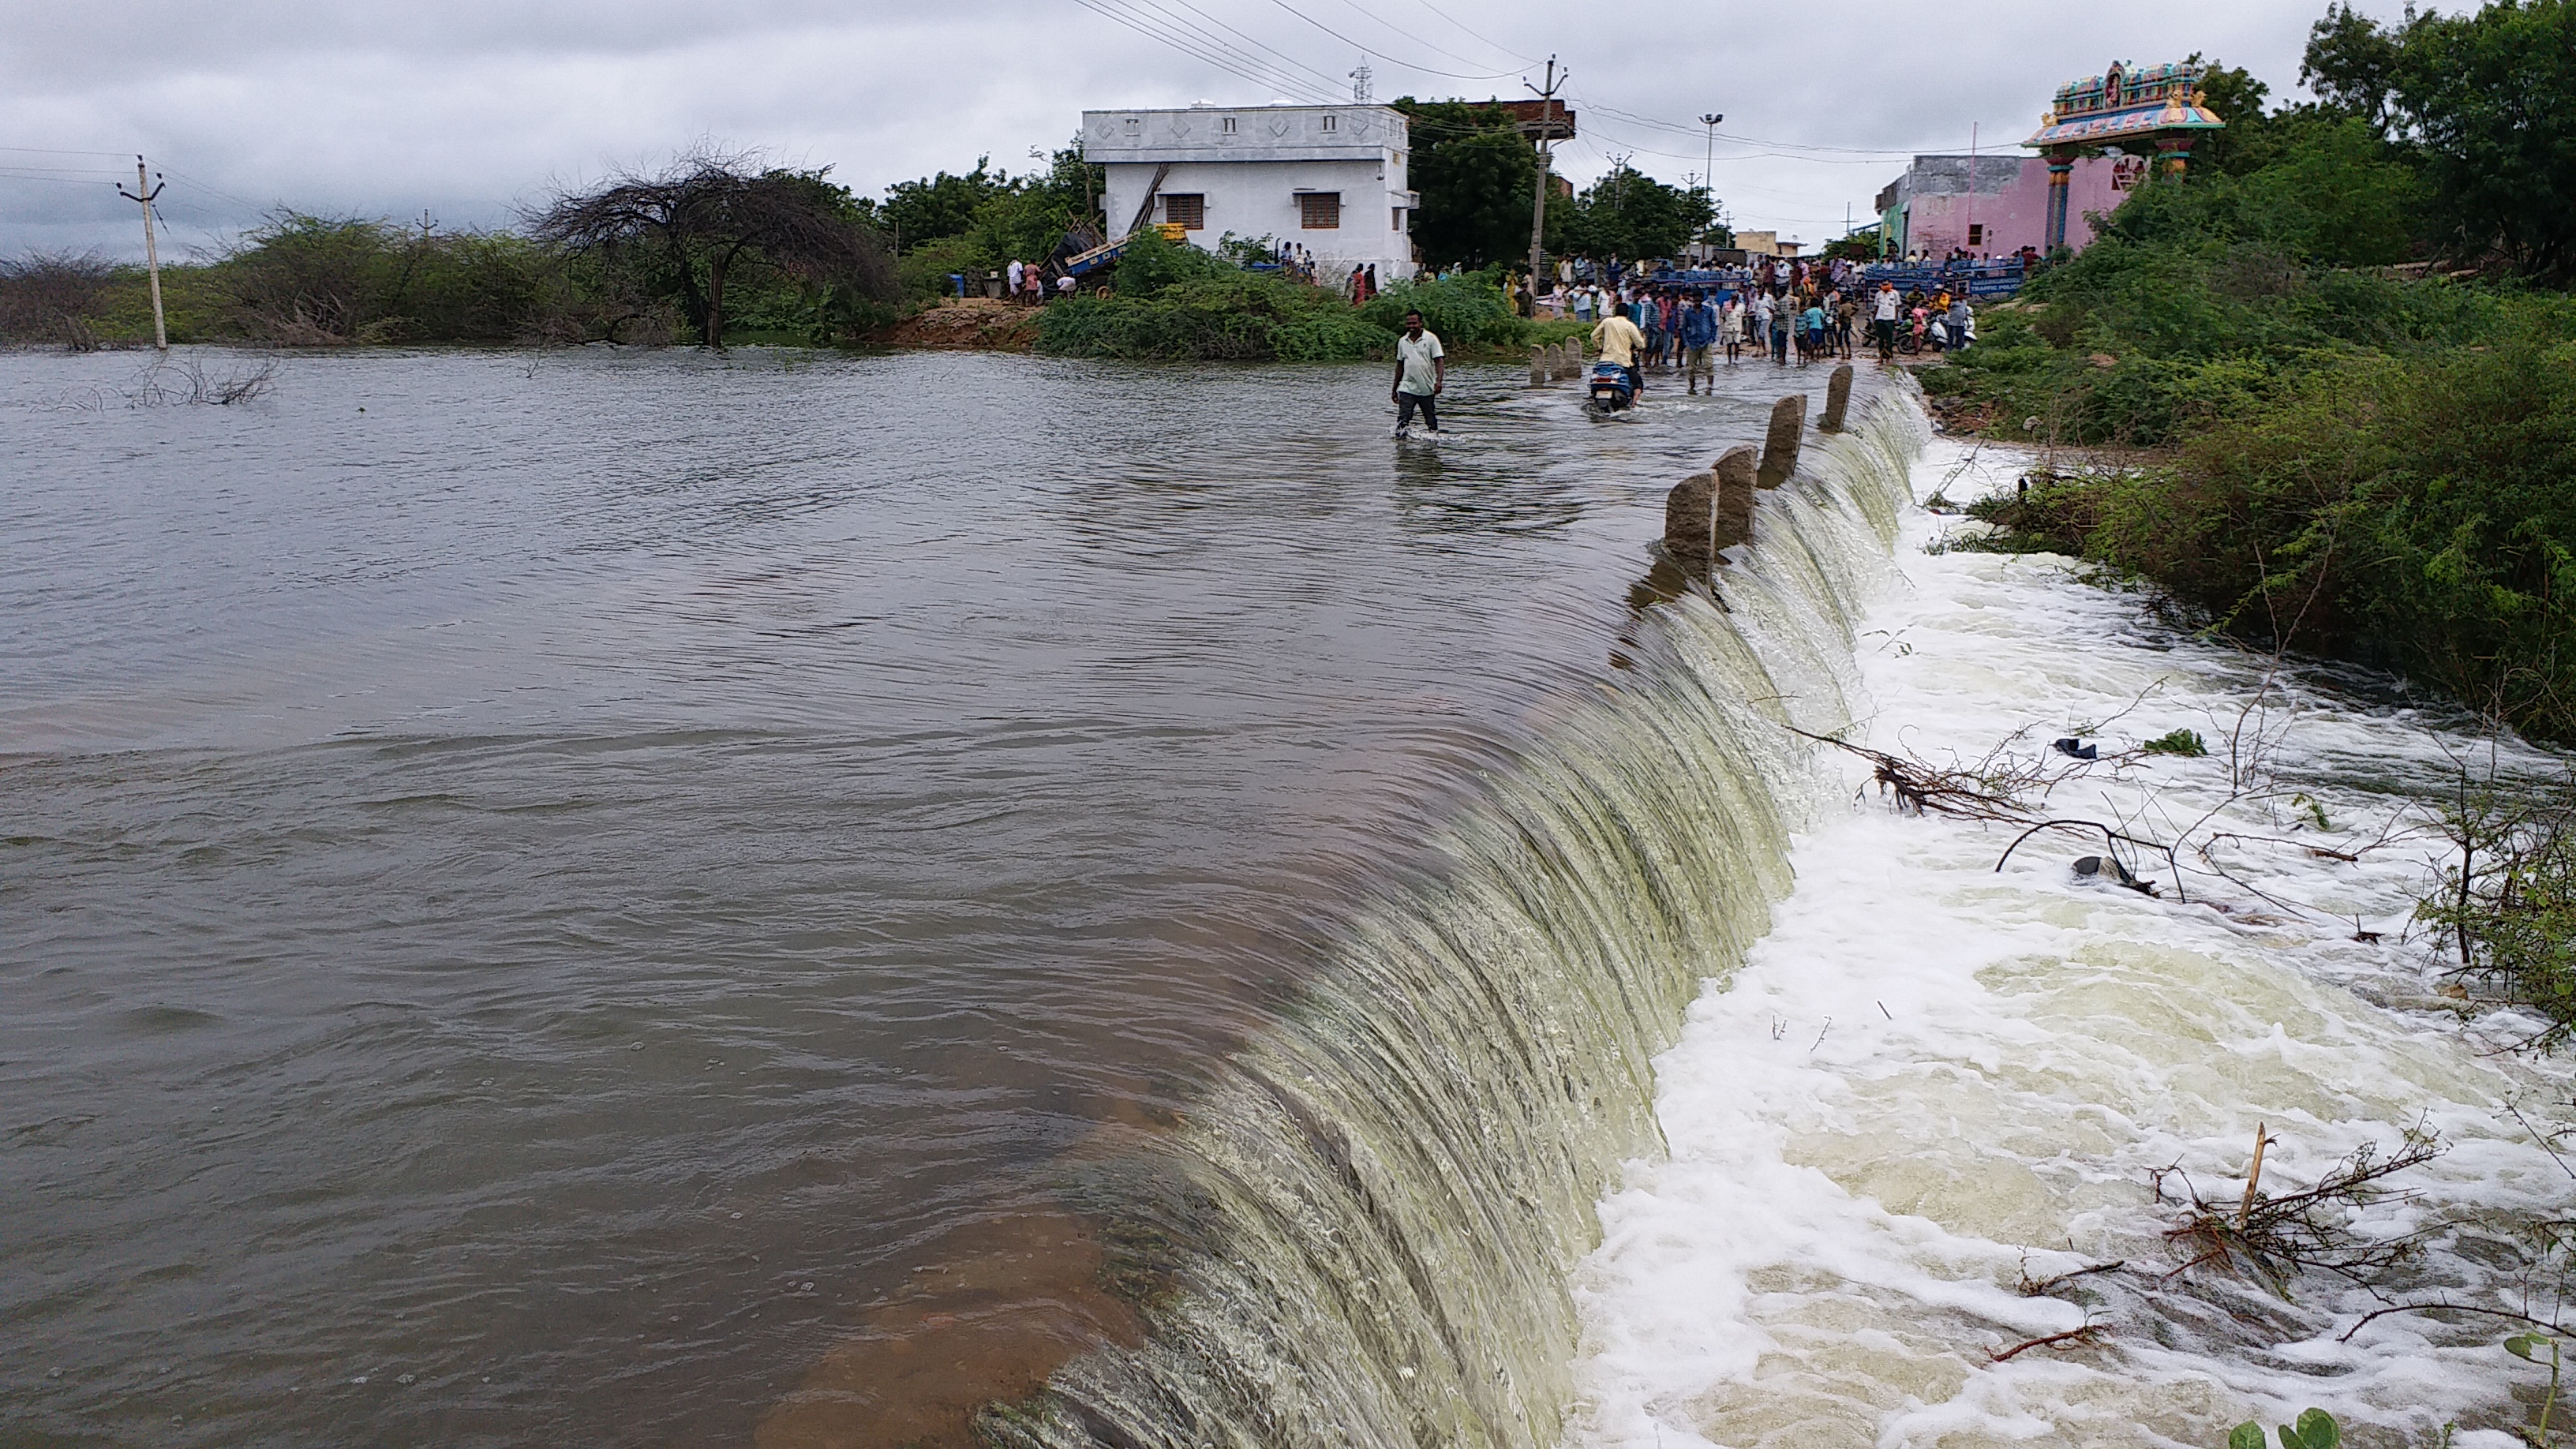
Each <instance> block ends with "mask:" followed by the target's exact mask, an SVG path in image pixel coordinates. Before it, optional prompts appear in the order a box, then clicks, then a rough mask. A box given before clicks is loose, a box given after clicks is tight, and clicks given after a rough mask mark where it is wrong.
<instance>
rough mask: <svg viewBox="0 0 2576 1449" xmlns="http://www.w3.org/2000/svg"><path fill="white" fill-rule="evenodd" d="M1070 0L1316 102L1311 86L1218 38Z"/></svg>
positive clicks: (1207, 61) (1204, 60)
mask: <svg viewBox="0 0 2576 1449" xmlns="http://www.w3.org/2000/svg"><path fill="white" fill-rule="evenodd" d="M1074 3H1076V4H1078V5H1080V6H1081V7H1082V8H1084V9H1085V10H1088V11H1090V12H1092V13H1093V14H1095V15H1098V16H1101V17H1102V18H1104V19H1107V20H1110V21H1114V22H1116V23H1117V24H1119V25H1123V26H1125V27H1126V28H1128V29H1129V30H1132V31H1134V32H1136V33H1137V34H1139V35H1142V36H1144V37H1145V38H1147V39H1148V40H1153V41H1158V42H1160V43H1161V44H1163V45H1165V46H1168V47H1170V48H1171V49H1173V50H1176V51H1179V52H1180V53H1181V54H1183V55H1186V56H1188V57H1190V58H1191V59H1192V60H1195V61H1198V62H1200V63H1201V64H1203V65H1209V66H1213V67H1215V68H1216V69H1218V70H1222V71H1225V72H1227V73H1228V74H1231V75H1234V76H1237V77H1240V78H1242V79H1244V80H1248V81H1250V82H1252V83H1253V84H1254V85H1257V86H1260V87H1263V88H1264V89H1267V90H1278V91H1285V92H1287V93H1289V94H1290V95H1292V96H1298V97H1300V98H1302V99H1304V100H1306V101H1308V102H1310V103H1313V102H1317V101H1318V96H1317V95H1316V93H1315V90H1314V88H1313V87H1312V86H1311V85H1309V84H1307V83H1306V82H1304V81H1302V80H1297V79H1295V78H1293V77H1290V76H1287V75H1285V74H1284V73H1281V72H1278V71H1277V70H1276V68H1275V67H1269V66H1263V65H1261V64H1260V62H1258V61H1256V60H1254V59H1253V58H1252V57H1250V56H1246V55H1243V54H1241V53H1240V52H1238V51H1236V50H1234V48H1233V47H1231V46H1228V45H1225V44H1224V43H1223V42H1221V41H1216V40H1212V39H1207V38H1203V37H1200V36H1197V35H1194V34H1192V33H1190V32H1189V31H1188V30H1186V29H1183V28H1180V27H1176V26H1173V25H1172V24H1171V23H1170V22H1168V21H1158V20H1156V19H1155V18H1153V17H1149V16H1142V15H1136V14H1132V13H1130V12H1128V11H1125V10H1121V9H1118V8H1116V7H1115V6H1114V5H1112V4H1111V3H1109V0H1074Z"/></svg>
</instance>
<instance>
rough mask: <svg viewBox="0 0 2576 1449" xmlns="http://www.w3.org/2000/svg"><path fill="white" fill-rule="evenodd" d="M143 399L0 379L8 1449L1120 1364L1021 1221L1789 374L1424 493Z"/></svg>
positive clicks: (615, 1415) (1317, 401) (1554, 686)
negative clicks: (1103, 1352)
mask: <svg viewBox="0 0 2576 1449" xmlns="http://www.w3.org/2000/svg"><path fill="white" fill-rule="evenodd" d="M196 360H197V361H198V362H199V363H200V365H202V366H203V367H204V368H205V369H206V371H207V372H208V373H210V374H213V375H215V376H218V377H220V376H222V375H225V374H226V373H229V372H236V371H240V370H244V369H247V368H248V367H250V366H252V365H253V364H254V362H255V359H250V358H246V357H242V356H238V355H227V354H222V353H200V354H198V355H197V359H196ZM142 366H143V361H142V360H141V359H140V358H139V357H138V356H136V355H133V354H103V355H94V356H90V357H84V358H66V357H61V356H57V355H47V354H32V353H22V354H11V355H5V356H0V456H5V457H6V458H7V460H8V462H7V467H6V476H5V479H0V537H5V538H6V539H7V540H8V542H9V562H8V565H7V567H6V568H5V569H0V816H5V820H6V827H5V830H0V1132H5V1133H6V1139H5V1140H6V1144H7V1150H6V1153H5V1155H0V1223H5V1224H7V1232H6V1234H5V1237H0V1323H5V1324H6V1325H7V1332H6V1335H5V1339H6V1343H7V1346H6V1349H5V1352H0V1422H4V1423H6V1424H7V1425H8V1426H9V1432H8V1435H7V1437H8V1439H9V1441H10V1442H11V1443H13V1444H29V1445H57V1444H60V1445H69V1444H83V1445H146V1444H150V1445H196V1444H226V1445H288V1444H294V1445H303V1444H314V1443H357V1442H366V1443H381V1444H438V1445H452V1446H462V1445H475V1444H521V1443H537V1442H561V1443H581V1444H599V1445H630V1444H631V1445H663V1444H674V1445H676V1444H690V1445H702V1444H721V1443H748V1442H751V1441H752V1440H753V1439H754V1437H755V1435H760V1436H762V1437H763V1439H764V1441H765V1442H773V1443H792V1442H843V1443H853V1444H859V1443H870V1442H893V1441H894V1440H896V1439H899V1438H902V1437H906V1436H916V1435H917V1436H920V1437H923V1438H925V1439H933V1440H936V1439H938V1438H940V1436H947V1435H953V1434H954V1433H955V1432H956V1431H957V1430H958V1429H959V1428H961V1427H962V1425H963V1423H964V1418H963V1415H964V1412H965V1409H966V1407H967V1406H968V1405H970V1404H972V1403H973V1402H975V1401H976V1400H978V1399H980V1398H982V1397H984V1396H986V1395H989V1394H994V1393H1015V1392H1024V1391H1026V1390H1028V1389H1030V1388H1033V1387H1034V1386H1035V1385H1036V1383H1037V1381H1038V1379H1039V1377H1040V1376H1042V1375H1043V1374H1044V1373H1045V1372H1046V1371H1047V1370H1048V1369H1049V1368H1051V1367H1052V1366H1053V1365H1054V1364H1055V1363H1056V1362H1057V1361H1059V1360H1060V1359H1062V1358H1063V1357H1065V1356H1066V1355H1067V1354H1070V1353H1072V1352H1074V1351H1076V1350H1078V1349H1081V1348H1084V1347H1089V1346H1098V1345H1116V1344H1120V1343H1128V1342H1132V1341H1133V1340H1134V1337H1135V1335H1136V1334H1137V1333H1138V1332H1139V1331H1140V1329H1139V1326H1138V1325H1137V1324H1136V1323H1135V1322H1133V1321H1132V1320H1131V1319H1129V1318H1128V1317H1127V1316H1126V1309H1125V1307H1124V1306H1123V1304H1122V1302H1121V1300H1120V1299H1118V1298H1117V1297H1115V1296H1114V1295H1112V1294H1110V1293H1107V1292H1104V1291H1103V1288H1102V1285H1101V1282H1100V1274H1099V1265H1100V1261H1101V1257H1100V1252H1099V1250H1098V1248H1097V1245H1096V1242H1095V1241H1094V1240H1095V1237H1096V1228H1097V1224H1096V1223H1095V1222H1092V1221H1087V1220H1084V1219H1081V1218H1078V1217H1076V1216H1073V1215H1070V1214H1069V1213H1068V1212H1067V1210H1066V1209H1065V1208H1064V1207H1063V1205H1062V1204H1061V1203H1060V1202H1059V1201H1058V1200H1057V1199H1056V1197H1055V1196H1054V1190H1053V1188H1052V1187H1051V1186H1050V1184H1051V1182H1052V1181H1054V1176H1053V1172H1052V1165H1053V1164H1055V1163H1057V1162H1059V1161H1061V1160H1062V1159H1063V1158H1064V1157H1065V1155H1066V1154H1068V1153H1073V1152H1079V1151H1083V1150H1086V1149H1087V1147H1088V1146H1090V1145H1094V1144H1097V1143H1098V1142H1099V1141H1101V1140H1102V1139H1103V1138H1104V1136H1106V1137H1112V1138H1114V1137H1116V1136H1117V1135H1118V1134H1122V1133H1142V1134H1150V1133H1154V1132H1159V1131H1163V1130H1166V1129H1168V1128H1169V1127H1170V1126H1171V1125H1172V1124H1174V1123H1177V1122H1180V1121H1183V1120H1185V1119H1186V1118H1187V1117H1188V1115H1189V1114H1190V1112H1191V1111H1192V1110H1193V1103H1194V1101H1195V1100H1196V1096H1197V1093H1198V1092H1199V1091H1200V1089H1201V1087H1202V1085H1203V1083H1204V1081H1205V1079H1206V1078H1207V1076H1208V1075H1209V1073H1210V1071H1211V1064H1212V1063H1214V1062H1217V1061H1218V1060H1220V1059H1221V1058H1222V1057H1223V1056H1224V1054H1225V1053H1227V1052H1228V1051H1230V1050H1231V1049H1233V1048H1234V1047H1235V1046H1236V1045H1237V1044H1238V1043H1240V1042H1242V1041H1244V1040H1245V1039H1247V1038H1248V1037H1250V1036H1253V1035H1256V1034H1258V1033H1259V1032H1260V1031H1261V1030H1262V1028H1263V1026H1264V1024H1265V1023H1266V1022H1268V1021H1269V1020H1271V1019H1272V1017H1273V1016H1274V1014H1275V1013H1276V1012H1278V1011H1279V1010H1280V1009H1281V1008H1282V1003H1283V1002H1284V1001H1286V1000H1287V999H1288V998H1289V996H1290V995H1291V994H1292V993H1293V992H1294V991H1295V989H1296V988H1297V984H1298V983H1299V981H1300V980H1301V979H1303V977H1304V974H1305V973H1306V972H1307V971H1308V970H1309V969H1310V967H1311V966H1312V963H1313V962H1314V960H1315V957H1316V954H1317V952H1318V951H1319V950H1320V949H1321V946H1322V944H1323V943H1324V942H1326V941H1328V940H1329V939H1331V938H1332V936H1333V935H1334V933H1335V932H1336V931H1337V930H1338V929H1339V926H1340V923H1342V922H1343V921H1345V920H1346V919H1347V918H1348V917H1349V916H1350V915H1351V913H1352V912H1354V911H1355V910H1358V909H1360V908H1361V907H1362V906H1363V905H1364V904H1365V903H1366V902H1368V901H1371V900H1374V899H1377V898H1379V897H1380V896H1381V895H1383V894H1384V892H1385V891H1386V890H1387V889H1388V887H1389V883H1390V882H1395V881H1401V880H1410V879H1418V878H1420V877H1421V876H1422V875H1423V874H1424V872H1425V871H1426V870H1429V869H1432V868H1433V863H1432V862H1429V861H1427V860H1426V859H1425V858H1424V857H1425V850H1424V846H1423V841H1424V840H1425V838H1426V833H1427V832H1428V831H1429V830H1430V829H1431V828H1432V827H1433V826H1434V825H1435V824H1436V823H1437V822H1438V821H1440V820H1441V819H1442V818H1443V817H1444V815H1445V814H1446V813H1447V812H1449V811H1450V810H1451V809H1452V808H1453V805H1454V802H1455V801H1456V800H1457V799H1459V798H1460V797H1461V795H1462V794H1463V793H1465V792H1467V791H1468V790H1470V789H1471V788H1472V787H1473V786H1474V785H1475V783H1476V782H1477V781H1479V780H1481V779H1483V778H1485V777H1487V776H1488V775H1490V774H1491V773H1493V772H1494V771H1497V770H1500V769H1503V768H1506V767H1507V766H1508V764H1509V762H1510V761H1511V760H1512V759H1513V758H1514V757H1515V755H1516V753H1517V752H1518V751H1520V750H1522V749H1524V748H1526V747H1527V746H1528V745H1529V743H1530V740H1531V737H1532V735H1533V733H1534V732H1535V731H1536V729H1537V728H1538V726H1537V725H1536V724H1535V723H1534V721H1535V720H1536V719H1538V718H1540V717H1541V716H1543V715H1544V714H1545V713H1546V711H1547V709H1548V707H1549V702H1550V701H1551V700H1554V699H1557V698H1560V697H1562V696H1565V695H1568V694H1570V693H1579V692H1581V691H1583V690H1586V689H1589V688H1593V687H1595V686H1596V685H1597V682H1598V681H1599V680H1601V679H1602V678H1604V677H1605V676H1607V675H1609V674H1610V673H1611V672H1612V666H1611V655H1612V653H1613V651H1614V649H1615V648H1616V647H1617V643H1618V640H1619V637H1620V635H1621V632H1622V630H1623V629H1624V628H1626V627H1627V626H1628V623H1629V619H1630V614H1629V607H1630V606H1629V603H1628V597H1629V593H1630V590H1631V588H1632V587H1633V586H1634V585H1635V584H1636V582H1637V581H1638V579H1639V577H1640V576H1641V575H1642V574H1643V573H1644V572H1645V569H1646V564H1647V557H1646V552H1645V546H1646V544H1647V541H1648V540H1649V539H1650V538H1652V537H1653V536H1654V535H1655V534H1656V533H1657V532H1658V531H1659V528H1660V523H1661V508H1662V498H1663V493H1664V491H1665V489H1667V488H1668V487H1669V486H1670V485H1671V484H1672V483H1673V482H1675V481H1677V480H1678V479H1679V477H1680V476H1681V475H1682V474H1684V473H1685V472H1689V471H1692V470H1695V469H1698V468H1703V467H1706V466H1707V464H1708V461H1709V460H1710V459H1711V458H1713V457H1714V455H1715V453H1716V452H1717V451H1718V450H1719V449H1720V448H1722V447H1723V446H1725V445H1728V444H1731V443H1734V442H1739V441H1752V440H1756V439H1758V437H1759V434H1760V430H1761V427H1762V424H1763V421H1764V417H1765V414H1766V412H1767V408H1768V405H1769V403H1770V402H1771V400H1772V399H1773V398H1774V397H1776V396H1777V395H1778V394H1779V393H1780V392H1782V391H1784V390H1787V388H1788V387H1790V386H1792V385H1798V386H1805V387H1809V388H1812V389H1814V390H1816V391H1818V392H1819V393H1820V392H1821V388H1822V384H1823V381H1824V370H1823V369H1821V368H1819V369H1814V370H1812V371H1808V372H1783V371H1780V370H1777V369H1774V368H1772V367H1771V366H1769V365H1767V364H1747V365H1746V366H1744V367H1743V368H1742V369H1740V370H1738V371H1736V372H1734V373H1731V374H1729V375H1728V376H1727V377H1726V378H1725V382H1726V386H1727V389H1728V394H1729V395H1728V396H1727V397H1725V398H1722V399H1719V400H1716V401H1713V402H1711V401H1702V402H1696V403H1694V402H1689V401H1686V400H1683V399H1680V398H1676V397H1673V396H1672V395H1671V394H1670V391H1669V390H1666V391H1665V392H1664V393H1662V394H1661V395H1659V396H1658V397H1657V398H1656V399H1655V401H1654V402H1653V403H1652V405H1651V406H1650V408H1649V409H1648V410H1647V411H1646V412H1645V413H1643V414H1641V415H1640V417H1639V418H1638V419H1636V420H1635V421H1631V422H1620V423H1610V424H1603V423H1594V422H1589V421H1587V420H1585V419H1583V418H1582V417H1581V416H1579V414H1578V411H1577V405H1576V402H1575V397H1574V394H1573V392H1572V390H1571V388H1570V387H1569V386H1566V385H1560V386H1558V387H1556V388H1553V389H1548V390H1543V391H1535V392H1534V391H1529V390H1526V389H1524V388H1523V387H1522V386H1521V370H1520V369H1518V368H1480V367H1465V368H1460V369H1458V370H1456V372H1454V373H1453V379H1454V381H1455V383H1456V387H1455V389H1454V391H1455V393H1456V396H1455V398H1454V399H1453V400H1452V403H1451V407H1450V413H1451V416H1452V419H1453V426H1454V428H1455V429H1456V431H1457V434H1458V436H1457V437H1455V438H1454V439H1452V440H1451V441H1449V442H1448V443H1446V444H1444V445H1441V446H1439V447H1437V448H1434V447H1428V446H1422V445H1408V446H1401V447H1399V446H1398V445H1396V444H1395V443H1393V442H1391V441H1390V440H1389V439H1388V438H1387V436H1386V430H1387V428H1388V426H1389V423H1390V417H1389V416H1388V414H1389V411H1390V410H1389V409H1388V407H1387V404H1386V399H1385V392H1384V389H1385V380H1384V377H1383V375H1382V374H1381V372H1380V370H1379V369H1376V368H1313V369H1300V368H1284V367H1281V368H1257V369H1256V368H1219V369H1211V368H1159V367H1142V366H1113V365H1102V364H1091V363H1078V362H1063V361H1050V360H1044V359H1035V358H1025V357H1005V356H937V355H904V356H831V355H825V356H809V355H806V354H801V353H765V352H755V351H746V352H742V353H738V354H736V355H735V356H733V357H732V358H730V359H711V358H708V357H705V356H702V355H697V354H690V353H677V352H673V353H635V352H615V351H610V350H605V349H588V350H583V351H578V352H573V353H568V354H560V355H557V354H548V355H535V354H514V353H491V354H483V353H459V352H418V353H397V352H370V353H366V354H362V355H352V356H338V357H319V356H317V357H293V358H289V359H287V360H286V361H285V362H284V363H283V364H282V366H281V370H280V372H279V375H278V378H277V381H276V385H275V388H274V391H273V393H272V394H271V395H270V396H269V397H268V398H267V399H265V400H262V401H260V402H257V403H254V404H252V405H249V406H245V407H232V408H218V407H210V406H187V405H175V406H134V405H130V402H131V400H132V399H133V398H134V397H135V395H136V394H137V393H138V391H139V389H138V387H137V382H136V374H137V371H138V369H140V368H141V367H142ZM961 1325H962V1326H961ZM853 1342H867V1343H872V1344H875V1345H877V1346H878V1348H879V1349H881V1350H882V1352H880V1353H878V1354H877V1355H876V1356H875V1357H873V1358H870V1359H867V1360H866V1361H867V1362H868V1363H870V1364H872V1365H874V1367H873V1368H872V1369H871V1370H870V1372H869V1374H868V1375H866V1376H864V1377H863V1378H862V1379H860V1380H858V1381H856V1382H853V1383H849V1384H844V1385H842V1386H841V1387H840V1388H839V1390H838V1391H837V1392H839V1394H840V1398H839V1400H837V1401H836V1402H839V1403H840V1404H842V1406H843V1407H842V1408H841V1409H840V1410H838V1411H837V1415H838V1416H837V1417H834V1416H833V1415H832V1414H826V1415H825V1416H824V1417H823V1418H822V1419H821V1420H799V1421H795V1422H786V1421H781V1420H778V1419H776V1418H775V1417H774V1410H775V1408H776V1406H777V1405H778V1404H779V1403H780V1402H782V1400H783V1399H785V1398H786V1397H787V1396H789V1395H791V1394H793V1393H795V1392H797V1391H798V1390H799V1388H800V1386H809V1385H810V1384H812V1383H813V1382H814V1381H815V1376H816V1375H818V1374H820V1375H823V1376H824V1377H825V1378H826V1379H828V1378H829V1376H830V1374H831V1373H832V1370H831V1368H830V1367H829V1366H830V1365H831V1364H832V1363H833V1362H835V1361H836V1356H837V1355H844V1354H845V1353H846V1351H847V1347H848V1345H850V1344H851V1343H853ZM906 1353H911V1354H913V1361H914V1362H915V1363H916V1364H917V1366H916V1367H909V1368H905V1369H903V1370H902V1371H901V1372H896V1371H894V1370H892V1369H889V1368H888V1367H887V1365H889V1364H892V1363H894V1362H895V1361H896V1360H897V1359H899V1358H901V1356H902V1355H904V1354H906ZM764 1421H767V1422H768V1427H767V1428H766V1429H764V1428H763V1427H762V1426H763V1424H764ZM818 1424H819V1425H820V1427H816V1426H817V1425H818ZM834 1436H839V1437H837V1438H835V1437H834Z"/></svg>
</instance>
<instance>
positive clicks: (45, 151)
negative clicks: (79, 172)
mask: <svg viewBox="0 0 2576 1449" xmlns="http://www.w3.org/2000/svg"><path fill="white" fill-rule="evenodd" d="M0 151H18V152H23V153H25V154H26V155H29V156H113V157H115V158H117V159H118V160H120V161H122V160H124V159H125V157H126V156H127V154H128V153H127V152H124V151H72V150H67V149H65V148H63V147H60V146H0Z"/></svg>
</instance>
